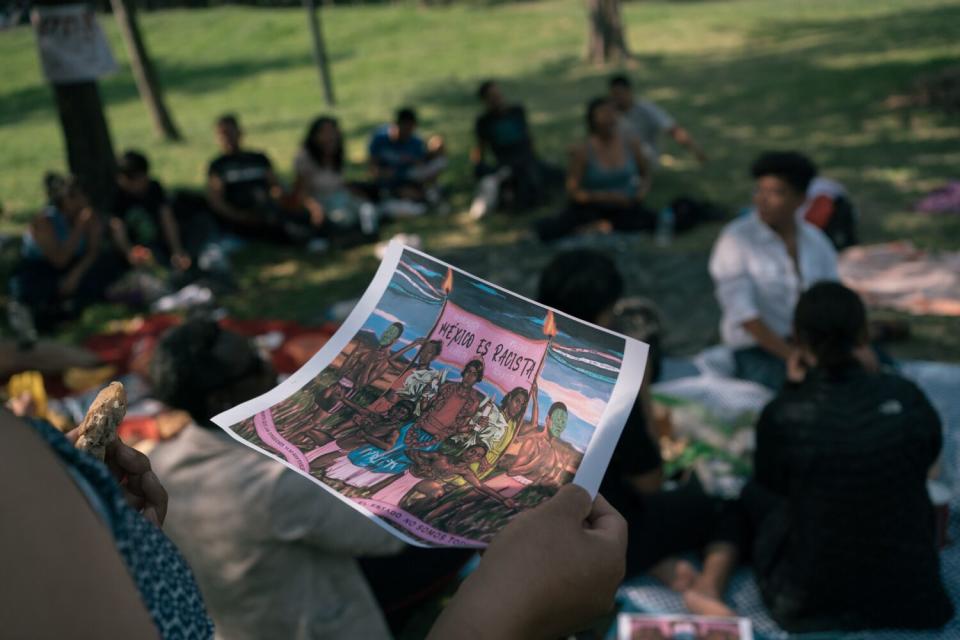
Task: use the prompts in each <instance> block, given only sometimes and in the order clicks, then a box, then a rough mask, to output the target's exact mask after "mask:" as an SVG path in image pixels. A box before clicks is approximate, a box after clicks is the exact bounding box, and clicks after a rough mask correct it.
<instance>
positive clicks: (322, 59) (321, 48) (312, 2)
mask: <svg viewBox="0 0 960 640" xmlns="http://www.w3.org/2000/svg"><path fill="white" fill-rule="evenodd" d="M303 5H304V7H306V9H307V22H309V23H310V37H311V39H312V40H313V59H314V61H315V62H316V64H317V71H318V72H319V73H320V83H321V84H322V85H323V98H324V100H325V101H326V103H327V106H328V107H332V106H333V105H334V104H336V100H335V99H334V97H333V79H332V78H331V77H330V64H329V61H328V60H327V48H326V46H325V45H324V43H323V31H322V30H321V28H320V14H319V11H318V10H317V3H316V0H303Z"/></svg>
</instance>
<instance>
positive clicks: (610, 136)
mask: <svg viewBox="0 0 960 640" xmlns="http://www.w3.org/2000/svg"><path fill="white" fill-rule="evenodd" d="M586 120H587V130H588V135H587V138H586V140H584V141H583V142H582V143H580V144H578V145H576V146H575V147H574V148H573V150H572V153H571V157H570V164H569V166H568V169H567V194H568V196H569V202H568V204H567V208H566V210H565V211H564V212H563V213H561V214H560V215H559V216H555V217H552V218H547V219H544V220H541V221H540V222H539V223H538V224H537V232H538V234H539V236H540V238H541V240H544V241H549V240H554V239H557V238H560V237H563V236H567V235H570V234H572V233H575V232H578V231H585V230H597V231H603V232H610V231H641V230H646V229H652V228H653V226H654V223H655V216H654V215H653V214H652V212H650V211H649V210H647V209H646V208H645V207H644V206H643V201H644V198H645V197H646V194H647V192H648V191H649V189H650V169H649V166H648V164H647V161H646V158H645V157H644V154H643V149H642V148H641V146H640V144H639V143H638V142H636V141H634V140H629V139H627V138H626V137H625V136H622V135H621V134H620V132H619V129H618V128H617V113H616V110H615V109H614V107H613V104H612V103H611V102H610V100H609V99H608V98H595V99H593V100H591V101H590V103H589V104H588V106H587V114H586Z"/></svg>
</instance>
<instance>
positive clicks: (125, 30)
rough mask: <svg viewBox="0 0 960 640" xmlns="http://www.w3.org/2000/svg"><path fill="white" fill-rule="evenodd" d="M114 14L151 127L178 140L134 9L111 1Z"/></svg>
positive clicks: (118, 0) (124, 2) (128, 1)
mask: <svg viewBox="0 0 960 640" xmlns="http://www.w3.org/2000/svg"><path fill="white" fill-rule="evenodd" d="M110 4H111V5H112V7H113V15H114V16H116V18H117V24H118V25H119V26H120V33H121V34H122V35H123V42H124V44H125V45H126V47H127V55H128V56H129V57H130V69H131V70H132V71H133V77H134V78H135V79H136V81H137V90H138V91H139V92H140V98H141V99H142V100H143V102H144V104H145V105H147V111H149V112H150V118H151V119H152V120H153V127H154V129H156V131H157V133H158V134H159V135H161V136H162V137H163V138H164V139H165V140H170V141H176V140H180V139H181V136H180V132H179V131H178V130H177V125H176V124H174V122H173V118H172V117H171V116H170V112H169V111H168V110H167V106H166V104H164V102H163V89H162V88H161V87H160V82H159V81H158V80H157V74H156V73H155V72H154V69H153V62H151V60H150V55H149V54H148V53H147V47H146V45H145V44H144V42H143V37H142V36H141V35H140V26H139V25H138V24H137V13H136V8H135V7H134V5H133V2H132V1H131V0H110Z"/></svg>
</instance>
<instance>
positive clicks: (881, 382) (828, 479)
mask: <svg viewBox="0 0 960 640" xmlns="http://www.w3.org/2000/svg"><path fill="white" fill-rule="evenodd" d="M793 325H794V338H795V344H794V346H793V349H792V351H791V354H790V356H789V358H788V366H787V369H788V383H787V384H786V385H785V386H784V388H783V389H782V390H781V391H780V392H779V393H778V394H777V396H776V397H775V398H774V399H773V401H771V402H770V404H768V405H767V406H766V408H764V410H763V413H762V414H761V416H760V420H759V422H758V424H757V441H756V451H755V453H754V477H753V479H752V480H751V482H749V483H748V484H747V486H746V488H745V489H744V491H743V494H742V498H741V499H742V502H743V504H744V506H745V508H746V512H747V513H748V514H749V515H750V520H751V522H752V525H753V530H754V531H755V534H754V539H753V543H752V555H753V565H754V568H755V571H756V577H757V584H758V586H759V587H760V593H761V595H762V596H763V599H764V602H766V604H767V606H768V607H769V610H770V614H771V616H772V617H773V619H774V620H776V621H777V623H778V624H779V625H780V626H781V627H783V628H784V629H786V630H787V631H790V632H796V633H806V632H816V631H840V630H856V629H876V628H908V629H934V628H938V627H941V626H943V625H944V624H946V623H947V622H948V621H949V620H950V619H951V618H952V617H953V613H954V611H953V605H952V604H951V602H950V599H949V597H948V595H947V593H946V592H945V590H944V587H943V583H942V581H941V574H940V561H939V557H938V554H937V548H936V533H935V526H934V512H933V507H932V505H931V503H930V498H929V496H928V493H927V477H928V473H929V471H930V469H931V467H932V466H933V465H934V463H935V461H936V460H937V457H938V455H939V453H940V450H941V445H942V435H941V424H940V419H939V417H938V416H937V412H936V411H935V410H934V408H933V407H932V406H931V404H930V401H929V400H928V399H927V397H926V396H925V395H924V393H923V392H922V391H921V390H920V389H919V388H917V386H916V385H914V384H913V383H912V382H909V381H908V380H905V379H904V378H902V377H900V376H898V375H895V374H889V373H881V372H877V371H876V370H875V369H876V367H875V362H874V361H873V359H872V358H870V357H865V355H866V354H869V345H868V342H867V314H866V310H865V308H864V305H863V302H861V300H860V298H859V297H858V296H857V294H856V293H854V292H853V291H851V290H850V289H847V288H846V287H844V286H843V285H841V284H839V283H835V282H824V283H820V284H816V285H814V286H813V287H811V288H810V289H808V290H807V291H806V292H805V293H804V294H803V295H802V296H800V300H799V302H798V303H797V305H796V312H795V314H794V323H793Z"/></svg>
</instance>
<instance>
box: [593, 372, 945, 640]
mask: <svg viewBox="0 0 960 640" xmlns="http://www.w3.org/2000/svg"><path fill="white" fill-rule="evenodd" d="M677 370H678V371H680V370H681V368H679V367H678V368H677ZM682 370H684V371H689V368H688V367H684V368H682ZM900 371H901V373H902V374H903V375H904V376H905V377H907V378H909V379H911V380H913V381H914V382H915V383H916V384H917V385H918V386H919V387H920V388H921V389H923V391H924V392H925V393H926V394H927V396H928V397H929V398H930V401H931V403H932V404H933V406H934V407H935V408H936V409H937V412H938V413H939V414H940V419H941V421H942V422H943V431H944V434H943V466H944V469H943V479H944V480H945V481H946V482H947V483H948V484H949V485H950V486H951V488H952V489H953V492H954V493H953V498H952V499H951V503H950V526H949V529H948V530H949V538H950V539H951V540H952V541H953V543H952V544H951V545H950V546H948V547H947V548H945V549H944V550H943V551H942V552H941V553H940V572H941V575H942V576H943V581H944V585H945V586H946V589H947V593H948V594H949V596H950V600H951V601H952V602H953V604H954V608H955V609H956V610H957V611H960V493H958V491H957V487H958V483H957V481H958V480H960V393H958V392H957V390H958V389H960V366H958V365H951V364H944V363H938V362H920V361H909V362H904V363H901V365H900ZM691 560H693V558H691ZM726 599H727V603H728V604H729V605H730V606H731V607H733V609H734V610H735V611H736V612H737V615H740V616H743V617H747V618H750V619H751V620H752V621H753V628H754V635H755V637H756V638H757V640H787V639H791V640H826V639H828V638H829V639H830V640H936V639H941V638H942V639H947V638H960V616H955V617H954V619H953V620H952V621H950V623H949V624H948V625H947V626H946V627H944V628H943V629H940V630H937V631H863V632H857V633H844V632H839V631H834V632H824V633H816V634H792V635H791V634H788V633H787V632H785V631H783V630H782V629H780V628H779V627H778V626H777V624H776V623H775V622H774V621H773V620H772V619H771V618H770V616H769V615H768V614H767V611H766V608H765V607H764V605H763V601H762V599H761V598H760V592H759V590H758V589H757V585H756V582H755V581H754V579H753V573H752V572H751V571H750V570H749V569H747V568H743V569H740V570H739V571H737V572H736V574H734V576H733V578H732V579H731V581H730V586H729V588H728V590H727V598H726ZM618 600H619V602H620V604H621V606H622V607H623V610H624V611H638V612H642V613H665V614H671V613H672V614H679V613H686V612H687V611H686V609H685V608H684V606H683V601H682V599H681V597H680V596H679V595H678V594H676V593H674V592H673V591H670V590H669V589H667V588H666V587H664V586H663V585H662V584H661V583H659V582H657V581H656V580H654V579H653V578H650V577H642V578H637V579H635V580H631V581H628V582H627V583H625V584H624V585H623V586H622V587H621V589H620V592H619V593H618ZM608 637H612V636H608Z"/></svg>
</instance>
